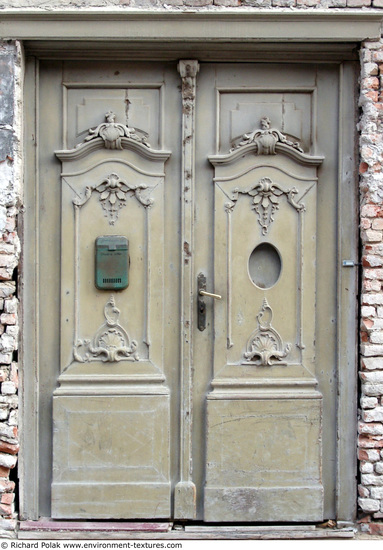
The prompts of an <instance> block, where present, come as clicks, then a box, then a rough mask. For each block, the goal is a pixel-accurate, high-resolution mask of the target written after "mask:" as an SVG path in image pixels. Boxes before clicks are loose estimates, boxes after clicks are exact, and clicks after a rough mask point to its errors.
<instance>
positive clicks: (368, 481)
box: [360, 474, 383, 487]
mask: <svg viewBox="0 0 383 550" xmlns="http://www.w3.org/2000/svg"><path fill="white" fill-rule="evenodd" d="M360 478H361V482H362V483H363V485H375V486H378V487H383V476H380V475H377V474H361V476H360Z"/></svg>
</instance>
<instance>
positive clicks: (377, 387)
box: [362, 384, 383, 408]
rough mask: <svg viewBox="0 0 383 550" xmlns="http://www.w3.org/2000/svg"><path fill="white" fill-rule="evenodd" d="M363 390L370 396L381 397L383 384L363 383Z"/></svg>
mask: <svg viewBox="0 0 383 550" xmlns="http://www.w3.org/2000/svg"><path fill="white" fill-rule="evenodd" d="M362 392H363V393H364V394H365V395H366V396H369V397H379V396H381V395H383V384H363V387H362ZM366 408H368V407H366Z"/></svg>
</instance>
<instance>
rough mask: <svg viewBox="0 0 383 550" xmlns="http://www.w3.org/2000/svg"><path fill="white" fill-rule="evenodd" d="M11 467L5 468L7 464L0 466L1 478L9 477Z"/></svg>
mask: <svg viewBox="0 0 383 550" xmlns="http://www.w3.org/2000/svg"><path fill="white" fill-rule="evenodd" d="M10 471H11V470H10V468H5V466H0V478H1V477H9V472H10Z"/></svg>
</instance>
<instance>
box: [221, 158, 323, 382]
mask: <svg viewBox="0 0 383 550" xmlns="http://www.w3.org/2000/svg"><path fill="white" fill-rule="evenodd" d="M280 157H281V155H280V156H279V157H277V156H274V155H270V156H258V157H254V156H252V155H248V156H247V157H246V158H243V159H241V160H240V161H238V162H237V163H235V164H233V165H232V164H230V165H229V166H225V167H221V166H217V167H216V173H215V174H216V175H215V206H216V207H215V250H216V253H215V273H216V276H215V281H216V282H215V285H216V287H217V288H226V289H227V300H226V302H224V301H223V302H222V303H219V304H217V305H216V312H217V316H216V320H215V327H216V340H215V368H216V371H215V372H216V377H217V376H219V377H230V376H233V377H235V376H237V375H238V374H239V373H240V374H241V375H242V376H245V375H248V376H251V377H253V376H256V377H263V376H264V375H265V372H264V369H263V370H262V369H261V370H259V369H257V368H254V364H259V361H258V362H257V360H255V363H254V359H256V358H255V357H254V356H252V355H251V346H252V340H251V338H252V335H254V334H255V333H256V332H257V331H259V330H260V328H261V327H263V326H265V323H266V324H268V322H269V320H265V319H264V320H261V317H262V316H263V313H264V304H265V300H266V301H267V307H268V308H269V315H270V331H269V332H268V331H266V330H264V333H265V334H271V332H273V331H274V332H275V333H276V334H278V335H279V337H280V339H281V344H280V346H279V347H280V350H279V351H280V352H281V353H282V355H281V358H283V361H282V360H275V359H276V357H274V358H272V364H273V365H274V368H273V370H272V372H268V373H267V376H273V377H275V376H279V377H289V378H291V377H294V376H295V377H298V376H300V377H312V375H313V373H314V370H315V367H314V363H313V362H314V356H315V350H314V343H315V273H313V271H312V267H313V266H315V262H316V247H315V242H316V179H317V178H316V171H315V167H314V168H311V167H309V168H303V167H302V166H299V165H297V164H296V163H295V162H294V161H292V160H291V159H286V158H283V159H281V158H280ZM291 192H292V194H291ZM244 228H246V231H244ZM262 244H267V245H269V246H270V245H271V246H270V248H269V250H275V251H276V254H277V255H279V257H280V274H279V276H278V277H277V280H276V281H272V283H271V284H270V285H269V287H268V288H262V286H264V285H261V286H257V285H256V284H255V283H254V282H253V280H252V279H251V276H250V272H249V260H250V257H251V255H252V253H253V251H254V250H255V249H256V248H257V247H258V246H260V245H262ZM264 260H266V258H264ZM270 310H271V311H270ZM261 332H262V329H261ZM270 343H271V342H270ZM287 348H289V349H288V353H287ZM285 352H286V353H285ZM265 361H266V359H265ZM267 364H269V363H267ZM270 364H271V363H270ZM261 365H263V366H265V365H266V363H265V362H262V361H261ZM278 365H280V366H278Z"/></svg>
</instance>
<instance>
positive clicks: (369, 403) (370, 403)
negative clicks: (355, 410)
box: [360, 397, 378, 409]
mask: <svg viewBox="0 0 383 550" xmlns="http://www.w3.org/2000/svg"><path fill="white" fill-rule="evenodd" d="M377 404H378V400H377V398H376V397H362V398H361V400H360V406H361V407H362V409H373V408H374V407H376V405H377Z"/></svg>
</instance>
